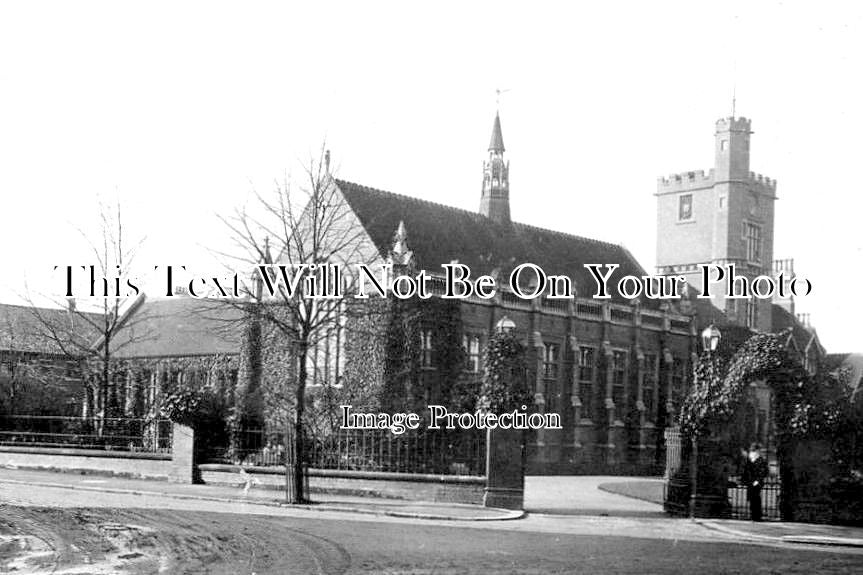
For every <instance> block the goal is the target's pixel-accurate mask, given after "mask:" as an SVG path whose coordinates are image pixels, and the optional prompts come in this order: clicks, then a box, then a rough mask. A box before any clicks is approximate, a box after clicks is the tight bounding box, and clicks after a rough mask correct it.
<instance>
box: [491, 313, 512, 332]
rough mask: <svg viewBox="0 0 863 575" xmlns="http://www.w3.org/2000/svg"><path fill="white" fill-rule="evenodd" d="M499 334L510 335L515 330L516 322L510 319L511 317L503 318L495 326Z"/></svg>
mask: <svg viewBox="0 0 863 575" xmlns="http://www.w3.org/2000/svg"><path fill="white" fill-rule="evenodd" d="M495 329H496V330H497V332H498V333H510V332H511V331H512V330H514V329H515V322H514V321H512V320H511V319H509V316H506V315H505V316H503V317H502V318H501V319H500V321H499V322H497V324H496V325H495Z"/></svg>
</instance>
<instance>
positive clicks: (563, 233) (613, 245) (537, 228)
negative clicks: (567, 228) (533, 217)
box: [513, 222, 626, 249]
mask: <svg viewBox="0 0 863 575" xmlns="http://www.w3.org/2000/svg"><path fill="white" fill-rule="evenodd" d="M513 225H516V226H521V227H523V228H531V229H534V230H540V231H543V232H549V233H552V234H555V235H558V236H563V237H566V238H572V239H575V240H583V241H586V242H591V243H594V244H599V245H603V246H609V247H612V248H618V249H626V248H624V246H623V244H616V243H614V242H607V241H605V240H598V239H596V238H589V237H587V236H579V235H577V234H571V233H569V232H562V231H560V230H553V229H551V228H541V227H539V226H534V225H532V224H525V223H524V222H513Z"/></svg>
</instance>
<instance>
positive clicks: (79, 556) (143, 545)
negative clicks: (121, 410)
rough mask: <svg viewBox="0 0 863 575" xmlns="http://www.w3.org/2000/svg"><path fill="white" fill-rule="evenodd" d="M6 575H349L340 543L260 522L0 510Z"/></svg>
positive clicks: (122, 512)
mask: <svg viewBox="0 0 863 575" xmlns="http://www.w3.org/2000/svg"><path fill="white" fill-rule="evenodd" d="M0 513H2V516H0V541H3V543H2V544H0V572H14V573H57V574H67V573H68V574H72V573H93V574H108V573H217V574H219V573H224V574H236V573H343V572H344V571H345V570H346V569H347V567H348V565H349V562H350V559H349V556H348V554H347V552H346V551H345V550H344V549H343V548H342V547H341V546H339V545H338V544H337V543H335V542H333V541H330V540H328V539H326V538H325V537H320V536H318V535H313V534H311V533H306V532H303V531H301V530H300V529H297V528H295V527H291V526H288V525H285V524H284V523H283V522H279V521H272V520H267V519H266V518H262V517H258V516H238V515H230V516H227V515H225V516H222V515H218V514H209V513H205V514H198V513H188V512H180V513H177V512H173V511H168V510H133V509H87V510H85V509H54V508H48V509H45V508H37V507H9V506H0Z"/></svg>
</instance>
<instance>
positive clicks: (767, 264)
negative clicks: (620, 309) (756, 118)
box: [656, 117, 776, 331]
mask: <svg viewBox="0 0 863 575" xmlns="http://www.w3.org/2000/svg"><path fill="white" fill-rule="evenodd" d="M751 134H752V129H751V122H750V121H749V120H748V119H746V118H735V117H729V118H721V119H719V120H717V122H716V132H715V155H714V167H713V169H712V170H710V171H709V172H707V173H705V172H704V171H703V170H700V171H693V172H683V173H680V174H673V175H671V176H669V177H667V178H659V181H658V182H657V190H656V199H657V241H656V266H657V273H659V274H663V275H664V274H680V275H684V276H686V277H687V279H688V281H689V282H690V283H691V284H692V285H693V286H694V287H695V288H697V289H698V290H700V291H702V292H703V291H704V286H702V285H701V275H700V273H699V268H698V266H699V265H700V264H715V265H722V266H726V265H727V264H734V265H735V267H736V272H737V274H738V275H743V276H746V277H748V278H750V279H751V278H754V277H756V276H759V275H772V272H773V220H774V202H775V200H776V181H775V180H771V179H770V178H767V177H764V176H761V175H759V174H755V173H753V172H750V171H749V143H750V136H751ZM711 290H712V292H714V293H715V292H717V291H719V293H718V294H717V297H715V298H714V300H713V303H714V304H715V305H716V306H717V307H719V308H720V309H722V310H724V311H725V312H726V313H727V314H728V315H729V316H730V317H731V319H733V320H734V321H736V322H738V323H741V324H744V325H747V326H749V327H751V328H753V329H756V330H759V331H770V329H771V324H772V321H771V309H770V301H769V300H759V299H751V300H744V299H731V298H726V297H725V294H724V292H723V291H721V290H719V286H712V287H711Z"/></svg>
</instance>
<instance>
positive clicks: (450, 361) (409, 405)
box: [380, 298, 476, 412]
mask: <svg viewBox="0 0 863 575" xmlns="http://www.w3.org/2000/svg"><path fill="white" fill-rule="evenodd" d="M423 332H429V333H430V334H431V346H432V350H431V353H432V365H433V367H434V371H431V370H430V371H429V372H428V373H427V374H426V375H425V377H424V374H423V371H424V370H423V365H422V360H423V356H422V349H421V339H422V333H423ZM462 334H463V326H462V319H461V310H460V307H459V303H458V302H457V301H454V300H445V299H441V298H431V299H427V300H421V299H418V298H417V299H411V300H395V301H393V302H392V304H391V306H390V315H389V318H388V322H387V329H386V344H385V349H386V354H385V359H384V381H383V386H382V388H381V391H380V405H381V409H382V410H384V411H388V412H398V411H422V410H424V409H425V403H426V399H428V400H429V401H431V402H435V403H440V404H443V405H445V406H447V407H448V408H456V407H459V406H462V405H464V404H465V403H473V402H474V401H475V393H476V389H475V387H474V388H471V386H470V385H468V384H467V382H466V381H465V379H466V376H465V374H464V373H463V372H464V367H465V361H466V356H465V351H464V349H463V348H462ZM427 394H428V397H426V395H427ZM472 395H473V397H471V396H472Z"/></svg>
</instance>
